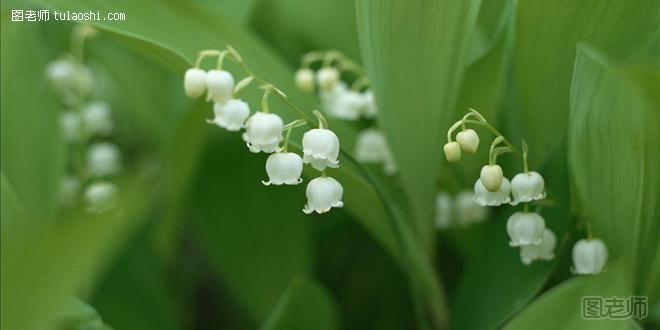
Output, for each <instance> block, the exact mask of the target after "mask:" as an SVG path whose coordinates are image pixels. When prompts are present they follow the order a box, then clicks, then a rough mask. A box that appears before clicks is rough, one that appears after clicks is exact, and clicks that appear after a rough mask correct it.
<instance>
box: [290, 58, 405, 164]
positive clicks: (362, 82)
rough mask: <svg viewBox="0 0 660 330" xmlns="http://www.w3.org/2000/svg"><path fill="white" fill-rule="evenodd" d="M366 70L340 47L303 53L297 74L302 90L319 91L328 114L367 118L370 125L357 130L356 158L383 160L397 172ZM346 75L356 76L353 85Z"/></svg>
mask: <svg viewBox="0 0 660 330" xmlns="http://www.w3.org/2000/svg"><path fill="white" fill-rule="evenodd" d="M317 63H320V64H318V65H320V67H318V69H317V70H314V69H312V67H314V66H316V65H317ZM363 71H364V70H363V69H362V68H361V67H360V66H359V65H357V64H356V63H354V62H353V61H351V60H350V59H348V58H346V56H345V55H344V54H342V53H340V52H338V51H326V52H322V51H316V52H310V53H307V54H306V55H305V56H304V57H303V59H302V63H301V68H300V69H299V70H298V71H297V72H296V74H295V77H294V78H295V83H296V86H298V88H299V89H300V90H302V91H305V92H313V91H315V90H317V91H318V94H319V98H320V100H321V109H322V110H323V111H324V112H325V113H326V114H328V116H329V117H332V118H334V119H338V120H345V121H359V120H365V121H367V122H368V123H369V124H370V126H371V127H370V128H365V129H363V130H362V131H360V132H359V133H358V135H357V138H356V143H355V153H354V155H355V158H356V159H357V160H358V161H359V162H361V163H364V164H382V166H383V171H384V172H385V174H387V175H394V174H396V172H397V165H396V162H395V160H394V156H393V155H392V152H391V151H390V148H389V145H388V144H387V140H386V139H385V135H384V134H383V133H382V132H381V131H380V130H379V129H378V128H377V125H376V119H377V118H376V117H377V112H378V111H377V107H376V100H375V98H374V93H373V92H372V90H371V89H370V88H369V87H368V79H367V77H366V76H365V75H364V72H363ZM346 76H349V77H353V78H355V79H353V83H352V84H351V86H350V87H349V86H348V84H347V83H346V82H345V81H344V80H342V77H346Z"/></svg>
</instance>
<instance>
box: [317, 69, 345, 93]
mask: <svg viewBox="0 0 660 330" xmlns="http://www.w3.org/2000/svg"><path fill="white" fill-rule="evenodd" d="M316 82H317V83H318V84H319V88H321V90H324V91H330V90H332V89H333V88H334V87H335V86H336V85H337V83H338V82H339V71H338V70H337V69H336V68H334V67H323V68H321V69H320V70H319V71H317V72H316Z"/></svg>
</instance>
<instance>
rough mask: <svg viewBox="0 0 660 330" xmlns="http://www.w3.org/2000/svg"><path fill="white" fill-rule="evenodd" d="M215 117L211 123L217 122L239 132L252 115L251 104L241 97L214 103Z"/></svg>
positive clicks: (223, 126)
mask: <svg viewBox="0 0 660 330" xmlns="http://www.w3.org/2000/svg"><path fill="white" fill-rule="evenodd" d="M213 113H214V114H215V117H214V118H213V120H209V121H208V122H209V123H212V124H216V125H218V126H220V127H222V128H225V129H227V130H228V131H231V132H237V131H239V130H241V128H243V126H245V120H247V118H248V117H249V116H250V106H249V105H248V104H247V103H246V102H244V101H243V100H239V99H231V100H229V101H227V102H225V103H215V104H213Z"/></svg>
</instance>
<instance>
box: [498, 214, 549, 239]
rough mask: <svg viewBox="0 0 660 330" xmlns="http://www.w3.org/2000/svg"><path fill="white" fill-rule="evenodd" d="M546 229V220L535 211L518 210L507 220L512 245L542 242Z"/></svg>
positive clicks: (507, 229)
mask: <svg viewBox="0 0 660 330" xmlns="http://www.w3.org/2000/svg"><path fill="white" fill-rule="evenodd" d="M544 230H545V221H544V220H543V217H541V215H539V214H538V213H535V212H516V213H514V214H512V215H511V216H510V217H509V220H507V222H506V231H507V233H508V234H509V238H510V239H511V241H510V242H509V245H511V246H522V245H529V244H534V245H538V244H541V242H542V241H543V231H544Z"/></svg>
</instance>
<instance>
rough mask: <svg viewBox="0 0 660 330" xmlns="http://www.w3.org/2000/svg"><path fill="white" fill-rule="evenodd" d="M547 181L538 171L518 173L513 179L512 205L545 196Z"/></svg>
mask: <svg viewBox="0 0 660 330" xmlns="http://www.w3.org/2000/svg"><path fill="white" fill-rule="evenodd" d="M544 187H545V182H544V181H543V177H542V176H541V174H538V173H537V172H534V171H532V172H527V173H518V174H516V176H514V177H513V179H512V180H511V195H513V200H512V201H511V205H518V203H525V202H531V201H534V200H539V199H544V198H545V191H544Z"/></svg>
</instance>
